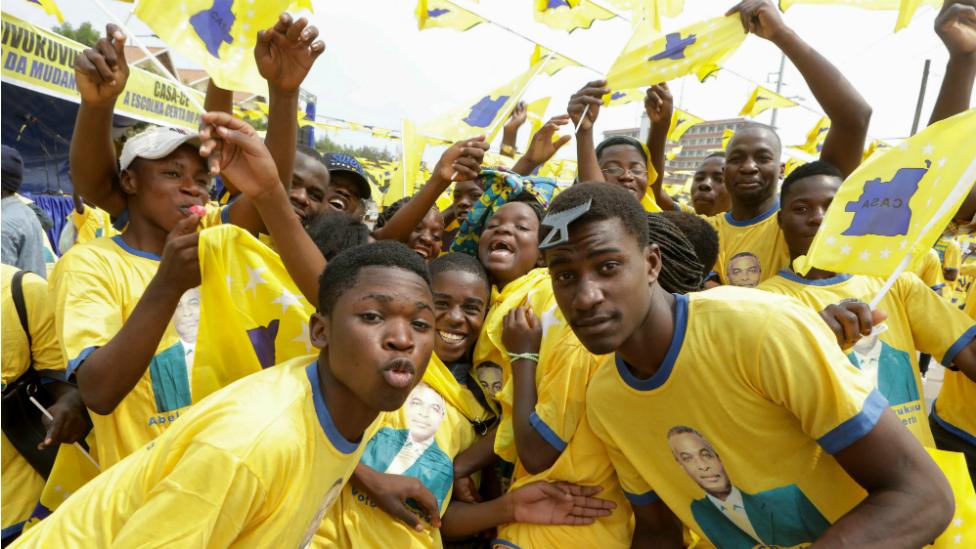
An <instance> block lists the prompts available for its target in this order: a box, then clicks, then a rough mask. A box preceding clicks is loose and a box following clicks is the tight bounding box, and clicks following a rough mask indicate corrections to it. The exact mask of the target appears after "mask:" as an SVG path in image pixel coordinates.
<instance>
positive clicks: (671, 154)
mask: <svg viewBox="0 0 976 549" xmlns="http://www.w3.org/2000/svg"><path fill="white" fill-rule="evenodd" d="M682 148H683V147H680V146H679V147H671V150H670V151H668V154H666V155H664V158H666V159H668V161H671V160H674V159H675V157H677V156H678V155H679V154H681V149H682Z"/></svg>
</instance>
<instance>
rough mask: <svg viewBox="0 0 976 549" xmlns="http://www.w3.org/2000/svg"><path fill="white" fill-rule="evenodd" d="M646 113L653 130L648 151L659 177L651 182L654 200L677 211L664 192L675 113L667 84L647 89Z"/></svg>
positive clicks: (672, 200)
mask: <svg viewBox="0 0 976 549" xmlns="http://www.w3.org/2000/svg"><path fill="white" fill-rule="evenodd" d="M644 111H645V112H646V113H647V118H648V119H649V120H650V121H651V130H650V131H649V132H648V133H647V150H648V152H650V153H651V165H652V166H654V171H655V172H657V177H656V178H655V179H654V181H652V182H651V188H652V189H654V200H655V201H656V202H657V205H658V206H659V207H660V208H661V209H662V210H664V211H670V210H673V209H675V207H674V199H673V198H671V196H670V195H668V193H666V192H664V148H665V146H666V145H667V143H668V130H669V129H670V127H671V113H672V112H674V99H672V97H671V90H669V89H668V84H667V82H662V83H661V84H657V85H656V86H651V87H650V88H647V95H646V96H645V97H644Z"/></svg>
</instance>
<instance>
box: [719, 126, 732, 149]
mask: <svg viewBox="0 0 976 549" xmlns="http://www.w3.org/2000/svg"><path fill="white" fill-rule="evenodd" d="M733 135H735V132H734V131H732V130H730V129H728V128H726V129H724V130H722V150H723V151H724V150H726V149H728V148H729V141H732V136H733Z"/></svg>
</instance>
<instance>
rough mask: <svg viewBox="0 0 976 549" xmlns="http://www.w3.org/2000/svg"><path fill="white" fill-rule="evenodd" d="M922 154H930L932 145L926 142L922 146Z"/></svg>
mask: <svg viewBox="0 0 976 549" xmlns="http://www.w3.org/2000/svg"><path fill="white" fill-rule="evenodd" d="M922 154H932V145H931V144H928V145H926V146H924V147H922Z"/></svg>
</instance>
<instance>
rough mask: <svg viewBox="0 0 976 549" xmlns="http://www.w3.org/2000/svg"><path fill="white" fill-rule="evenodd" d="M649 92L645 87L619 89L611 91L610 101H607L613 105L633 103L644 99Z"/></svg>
mask: <svg viewBox="0 0 976 549" xmlns="http://www.w3.org/2000/svg"><path fill="white" fill-rule="evenodd" d="M646 95H647V92H646V91H645V89H644V88H634V89H631V90H619V91H616V90H614V91H611V92H610V101H609V102H608V103H607V104H608V105H610V106H611V107H613V106H617V105H624V104H627V103H633V102H635V101H643V100H644V97H645V96H646Z"/></svg>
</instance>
